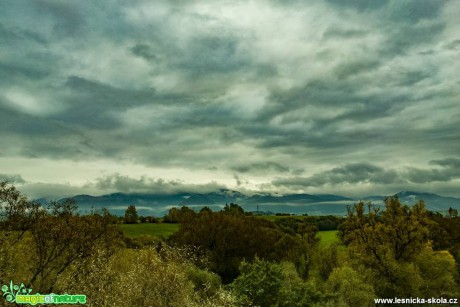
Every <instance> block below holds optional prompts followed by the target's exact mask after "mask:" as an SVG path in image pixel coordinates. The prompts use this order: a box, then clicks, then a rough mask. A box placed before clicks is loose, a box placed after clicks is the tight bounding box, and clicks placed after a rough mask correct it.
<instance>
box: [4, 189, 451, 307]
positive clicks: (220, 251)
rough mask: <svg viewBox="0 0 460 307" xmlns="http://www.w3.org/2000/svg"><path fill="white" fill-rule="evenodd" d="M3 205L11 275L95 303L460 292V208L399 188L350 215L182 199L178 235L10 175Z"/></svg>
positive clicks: (363, 302) (315, 301) (366, 299)
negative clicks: (435, 208)
mask: <svg viewBox="0 0 460 307" xmlns="http://www.w3.org/2000/svg"><path fill="white" fill-rule="evenodd" d="M0 206H1V208H0V210H1V218H0V231H1V233H0V284H1V285H9V284H10V283H11V282H13V283H16V284H18V283H23V284H24V285H25V287H26V288H28V289H33V293H56V294H64V293H69V294H84V295H86V305H88V306H374V305H376V304H375V299H377V298H403V299H404V298H411V297H412V298H413V297H419V298H444V299H447V300H449V299H457V298H459V297H460V278H459V276H460V265H459V264H460V217H458V216H453V215H452V216H442V215H440V214H438V213H434V212H430V211H428V210H427V209H426V208H425V205H424V203H423V201H418V202H417V203H415V204H410V205H407V204H402V203H401V202H400V201H399V199H398V198H397V197H388V198H387V199H386V200H385V208H384V209H383V210H379V209H378V208H376V207H374V206H373V205H372V204H371V203H364V202H359V203H356V204H355V205H354V206H351V207H349V208H348V215H347V216H346V217H344V218H336V217H327V218H318V217H304V218H290V217H283V218H281V219H277V220H276V221H270V220H267V219H263V218H260V217H257V216H251V215H250V214H247V213H246V212H244V210H243V208H242V207H240V206H238V205H237V204H230V205H229V206H226V207H224V208H223V209H222V210H221V211H219V212H213V211H211V210H210V209H208V208H203V209H201V210H200V211H199V212H195V211H193V210H191V209H189V208H187V207H182V208H180V209H176V208H173V209H171V210H170V212H169V214H168V215H167V216H166V217H165V219H166V220H168V221H169V222H174V221H175V222H179V223H180V225H179V228H178V230H177V231H176V232H175V233H174V234H173V235H172V236H170V237H168V238H162V237H152V236H141V237H137V238H132V237H127V236H126V235H125V234H124V233H123V232H122V231H121V229H120V225H119V222H118V220H119V219H118V218H117V217H115V216H113V215H111V214H110V213H109V211H107V210H105V209H101V210H94V211H93V212H92V213H90V214H86V215H81V214H80V213H79V212H78V207H77V205H76V204H75V202H73V201H72V200H67V201H65V202H51V203H50V204H49V207H47V208H43V206H42V205H40V204H38V203H35V202H33V201H30V200H28V199H27V198H26V196H24V194H22V193H21V192H20V191H18V190H17V189H16V187H15V186H13V185H11V184H9V183H7V182H2V183H0ZM334 228H338V229H339V231H338V236H339V240H338V242H339V243H338V244H335V243H334V244H330V245H324V244H319V239H318V236H317V232H318V231H319V230H320V229H334ZM5 289H6V288H5V287H2V291H3V292H5ZM5 294H6V293H4V295H3V296H4V298H6V295H5ZM10 299H14V297H10ZM7 301H8V300H7V299H5V300H2V301H1V303H0V304H4V305H5V306H8V305H11V304H10V303H9V302H7ZM452 302H453V301H452Z"/></svg>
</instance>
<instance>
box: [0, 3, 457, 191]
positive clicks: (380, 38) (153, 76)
mask: <svg viewBox="0 0 460 307" xmlns="http://www.w3.org/2000/svg"><path fill="white" fill-rule="evenodd" d="M458 16H460V2H459V1H453V0H452V1H443V0H436V1H434V0H414V1H407V0H394V1H389V0H388V1H384V0H382V1H364V0H350V1H344V0H327V1H324V0H321V1H314V0H313V1H296V0H290V1H281V0H279V1H276V0H272V1H268V0H267V1H257V0H256V1H233V0H232V1H220V0H215V1H214V0H213V1H192V0H191V1H179V0H178V1H142V0H133V1H116V0H113V1H109V0H94V1H87V0H86V1H85V0H84V1H61V0H33V1H30V0H27V1H25V0H3V1H2V3H1V9H0V144H1V149H0V181H2V180H7V181H9V182H12V183H13V184H14V185H16V186H17V187H18V189H19V190H21V191H23V192H24V193H26V195H28V196H29V197H32V198H38V197H55V198H59V197H64V196H72V195H76V194H91V195H102V194H107V193H112V192H125V193H175V192H182V191H188V192H196V193H205V192H210V191H215V190H217V189H223V188H227V189H232V190H237V191H241V192H243V193H249V194H250V193H256V192H266V193H280V194H287V193H310V194H317V193H332V194H341V195H345V196H363V195H364V196H365V195H382V194H384V195H390V194H394V193H397V192H399V191H401V190H412V191H423V192H432V193H438V194H441V195H446V196H457V197H460V155H459V153H460V101H459V98H460V74H459V71H460V21H459V19H458Z"/></svg>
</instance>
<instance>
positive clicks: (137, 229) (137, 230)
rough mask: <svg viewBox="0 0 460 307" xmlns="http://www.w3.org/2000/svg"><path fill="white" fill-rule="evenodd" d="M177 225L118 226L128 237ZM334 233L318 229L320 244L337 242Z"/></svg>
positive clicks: (164, 233) (167, 231)
mask: <svg viewBox="0 0 460 307" xmlns="http://www.w3.org/2000/svg"><path fill="white" fill-rule="evenodd" d="M179 225H180V224H169V223H158V224H153V223H142V224H122V225H120V228H121V230H122V231H123V232H124V233H125V234H126V235H127V236H129V237H138V236H142V235H150V236H158V237H160V236H162V237H165V238H167V237H169V236H170V235H172V234H173V233H174V232H176V231H177V230H178V229H179ZM336 234H337V230H329V231H319V232H318V237H319V238H320V239H321V244H322V245H329V244H332V243H338V242H339V239H338V238H337V236H336Z"/></svg>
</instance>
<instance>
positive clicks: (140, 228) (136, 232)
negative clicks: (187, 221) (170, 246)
mask: <svg viewBox="0 0 460 307" xmlns="http://www.w3.org/2000/svg"><path fill="white" fill-rule="evenodd" d="M120 228H121V230H122V231H123V232H124V233H125V235H127V236H129V237H138V236H142V235H150V236H157V237H165V238H167V237H169V236H170V235H172V234H173V233H175V232H176V231H177V230H178V229H179V224H168V223H159V224H154V223H141V224H122V225H120Z"/></svg>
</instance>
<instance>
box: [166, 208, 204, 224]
mask: <svg viewBox="0 0 460 307" xmlns="http://www.w3.org/2000/svg"><path fill="white" fill-rule="evenodd" d="M195 217H196V212H195V211H193V210H192V209H190V208H189V207H187V206H182V207H181V208H180V209H177V208H175V207H174V208H171V209H170V210H169V212H168V214H167V215H166V216H165V217H164V219H163V223H184V222H186V221H191V220H193V219H194V218H195Z"/></svg>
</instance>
